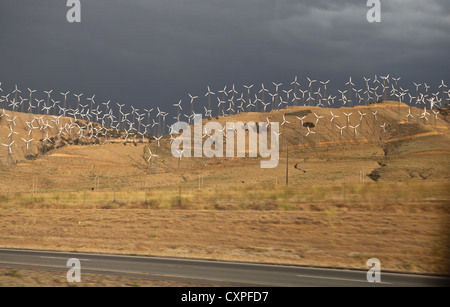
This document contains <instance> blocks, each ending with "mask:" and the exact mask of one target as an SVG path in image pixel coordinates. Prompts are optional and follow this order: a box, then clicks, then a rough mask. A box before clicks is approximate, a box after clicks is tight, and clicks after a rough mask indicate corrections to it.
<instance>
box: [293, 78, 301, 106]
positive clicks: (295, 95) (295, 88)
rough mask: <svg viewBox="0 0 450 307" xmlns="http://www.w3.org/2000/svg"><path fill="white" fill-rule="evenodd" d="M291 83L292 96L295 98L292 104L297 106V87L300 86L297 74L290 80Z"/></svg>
mask: <svg viewBox="0 0 450 307" xmlns="http://www.w3.org/2000/svg"><path fill="white" fill-rule="evenodd" d="M291 85H294V98H295V102H294V106H297V105H298V104H297V93H298V92H297V87H298V86H300V83H298V81H297V76H295V77H294V81H292V82H291Z"/></svg>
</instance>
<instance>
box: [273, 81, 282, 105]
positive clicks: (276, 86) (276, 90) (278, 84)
mask: <svg viewBox="0 0 450 307" xmlns="http://www.w3.org/2000/svg"><path fill="white" fill-rule="evenodd" d="M272 84H273V85H274V86H275V93H276V94H277V96H276V97H277V98H278V100H279V99H280V96H279V94H278V88H279V87H280V86H281V85H283V83H275V82H272ZM278 104H279V101H277V102H276V105H278ZM272 109H274V106H273V105H272Z"/></svg>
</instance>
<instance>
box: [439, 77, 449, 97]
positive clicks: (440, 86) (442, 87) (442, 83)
mask: <svg viewBox="0 0 450 307" xmlns="http://www.w3.org/2000/svg"><path fill="white" fill-rule="evenodd" d="M446 87H447V85H445V84H444V80H441V85H439V88H440V89H441V94H442V98H441V99H442V100H444V88H446Z"/></svg>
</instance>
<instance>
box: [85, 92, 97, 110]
mask: <svg viewBox="0 0 450 307" xmlns="http://www.w3.org/2000/svg"><path fill="white" fill-rule="evenodd" d="M94 98H95V95H93V96H92V97H90V98H88V99H87V100H89V101H90V102H91V108H90V109H89V111H90V113H92V105H93V104H95V100H94Z"/></svg>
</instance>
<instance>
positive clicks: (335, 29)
mask: <svg viewBox="0 0 450 307" xmlns="http://www.w3.org/2000/svg"><path fill="white" fill-rule="evenodd" d="M68 9H69V8H67V7H66V1H65V0H60V1H55V0H39V1H30V0H2V1H1V2H0V82H2V87H3V89H4V90H7V91H11V90H12V89H13V87H14V84H18V86H19V88H22V89H24V90H25V92H27V91H26V88H27V87H30V88H33V89H37V90H38V92H40V93H39V94H38V96H39V95H40V96H42V97H44V94H43V93H42V91H44V90H49V89H54V90H55V92H56V91H57V92H62V91H64V92H65V91H71V95H72V93H80V92H82V93H85V95H84V97H87V96H92V95H93V94H96V102H97V103H101V102H105V101H106V100H109V99H110V100H111V101H112V102H113V103H116V102H120V103H125V104H127V105H128V106H130V105H133V106H135V107H138V108H141V109H143V108H144V107H148V106H162V108H163V109H165V110H167V111H172V110H173V107H172V104H173V103H176V102H178V100H180V99H183V105H184V106H186V107H185V108H184V110H187V109H188V102H189V97H188V93H191V94H194V95H198V96H200V98H201V99H203V101H205V100H206V98H205V97H204V94H205V93H206V87H207V86H208V85H209V86H210V87H211V89H212V90H213V91H217V90H219V89H222V88H223V87H224V86H225V85H227V86H228V87H230V86H231V85H232V84H233V83H234V84H236V88H237V90H238V91H239V92H241V91H243V87H242V85H244V84H246V85H248V84H255V88H258V90H259V88H260V87H261V83H264V84H265V85H266V87H267V88H268V89H269V90H270V91H272V92H273V90H274V89H273V88H274V86H273V85H272V81H275V82H277V83H280V82H282V83H284V84H285V85H286V87H284V86H283V88H284V89H287V88H288V86H287V84H288V83H290V82H292V80H293V78H294V76H295V75H298V76H299V80H300V83H301V87H302V88H306V87H307V85H308V84H307V81H306V77H307V76H309V77H310V78H313V79H317V80H322V81H326V80H328V79H331V82H330V91H331V90H333V89H334V90H336V89H338V88H342V89H343V88H344V84H345V82H347V80H348V78H349V76H352V77H353V80H356V82H357V85H359V86H360V87H362V86H363V79H362V77H363V76H366V77H370V78H372V79H373V76H374V75H375V74H378V75H380V74H382V75H385V74H391V76H396V77H397V76H399V77H402V80H401V81H400V84H401V85H403V87H409V88H412V82H413V81H415V82H420V83H423V82H427V83H428V84H431V85H433V90H435V91H437V90H436V89H435V87H437V85H439V84H440V80H441V79H444V81H446V83H447V81H448V82H450V78H449V77H450V60H449V56H448V55H449V50H450V39H449V38H450V36H449V33H450V2H449V1H447V0H427V1H419V0H408V1H406V0H389V1H381V23H368V22H367V20H366V13H367V11H368V9H369V8H368V7H366V1H365V0H361V1H356V0H328V1H325V0H307V1H299V0H227V1H223V0H222V1H219V0H147V1H146V0H127V1H125V0H123V1H118V0H95V1H93V0H91V1H86V0H84V1H83V0H82V1H81V23H78V24H73V23H68V22H67V21H66V13H67V11H68ZM402 82H404V83H403V84H402ZM289 87H290V85H289ZM56 98H58V99H59V100H62V96H60V95H57V96H56ZM71 99H72V100H75V99H74V97H73V96H71Z"/></svg>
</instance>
